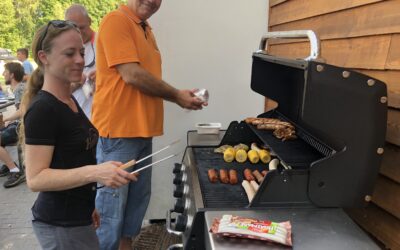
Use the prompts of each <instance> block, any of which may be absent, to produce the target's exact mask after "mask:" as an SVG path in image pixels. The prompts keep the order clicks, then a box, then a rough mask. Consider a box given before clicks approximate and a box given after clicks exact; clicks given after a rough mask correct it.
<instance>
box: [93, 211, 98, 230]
mask: <svg viewBox="0 0 400 250" xmlns="http://www.w3.org/2000/svg"><path fill="white" fill-rule="evenodd" d="M92 221H93V227H94V229H97V228H99V226H100V215H99V213H98V212H97V210H96V209H94V210H93V213H92Z"/></svg>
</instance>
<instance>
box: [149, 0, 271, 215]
mask: <svg viewBox="0 0 400 250" xmlns="http://www.w3.org/2000/svg"><path fill="white" fill-rule="evenodd" d="M267 15H268V0H251V1H244V0H217V1H215V0H184V1H182V0H165V1H163V3H162V6H161V8H160V10H159V11H158V12H157V13H156V14H155V15H154V16H153V17H152V18H151V19H150V20H149V21H150V24H151V26H152V28H153V32H154V34H155V36H156V38H157V41H158V46H159V48H160V50H161V54H162V59H163V78H164V80H166V81H167V82H168V83H170V84H172V85H173V86H175V87H177V88H180V89H181V88H187V89H192V88H206V89H208V90H209V92H210V100H209V106H208V107H206V108H205V109H204V110H202V111H190V112H188V111H184V110H182V109H181V108H180V107H178V106H177V105H175V104H172V103H168V102H166V103H165V122H164V127H165V129H164V136H161V137H158V138H155V140H154V146H153V151H157V150H158V149H160V148H161V147H163V146H164V145H167V144H168V143H170V142H172V141H174V140H176V139H179V138H180V139H181V143H180V144H179V145H177V146H176V147H174V148H173V149H171V150H169V151H168V152H165V153H164V154H162V155H160V156H158V157H155V158H154V159H153V161H155V160H157V159H160V158H162V157H163V156H166V155H168V154H169V153H172V152H180V151H182V150H184V148H185V145H186V131H187V130H191V129H195V124H196V123H197V122H221V123H222V127H223V128H227V126H228V125H229V123H230V122H231V121H232V120H241V119H243V118H245V117H248V116H255V115H257V114H259V113H261V112H262V111H263V101H264V99H263V97H262V96H260V95H259V94H257V93H254V92H252V91H251V89H250V74H251V62H252V61H251V60H252V58H251V56H252V53H253V52H254V51H256V50H257V49H258V45H259V43H260V39H261V36H262V35H263V34H264V33H265V32H266V31H267V20H268V18H267ZM181 158H182V153H181V154H180V155H179V157H177V158H176V159H174V160H170V161H167V162H165V163H163V164H161V165H159V166H158V167H154V168H153V180H152V182H153V190H152V191H153V193H152V199H151V202H150V206H149V209H148V211H147V215H146V218H147V219H161V218H165V212H166V210H167V209H168V208H171V207H172V206H173V204H174V198H173V196H172V191H173V184H172V178H173V175H172V166H173V163H174V162H180V161H181Z"/></svg>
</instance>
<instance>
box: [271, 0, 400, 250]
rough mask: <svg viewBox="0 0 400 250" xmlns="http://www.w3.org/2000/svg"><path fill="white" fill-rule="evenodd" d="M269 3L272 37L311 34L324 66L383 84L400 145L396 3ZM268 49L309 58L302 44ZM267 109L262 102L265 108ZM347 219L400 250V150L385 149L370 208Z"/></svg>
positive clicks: (399, 9) (392, 137)
mask: <svg viewBox="0 0 400 250" xmlns="http://www.w3.org/2000/svg"><path fill="white" fill-rule="evenodd" d="M271 1H272V4H271V5H270V6H271V7H270V20H269V30H270V31H285V30H301V29H307V30H314V31H315V32H316V34H317V36H318V37H319V38H320V40H321V53H322V54H321V57H322V58H323V59H325V61H326V62H327V63H330V64H334V65H338V66H342V67H348V68H353V69H355V70H357V71H359V72H361V73H364V74H366V75H370V76H371V77H373V78H376V79H379V80H381V81H383V82H385V83H386V84H387V88H388V100H389V102H388V105H389V107H394V108H397V109H389V112H388V127H387V131H388V134H387V141H389V142H392V143H396V144H398V145H400V0H383V1H378V0H377V1H374V0H364V1H363V0H347V1H346V0H335V1H324V0H290V1H279V0H271ZM270 3H271V2H270ZM268 48H269V49H268V51H269V53H270V54H273V55H277V56H280V57H289V58H304V57H306V56H308V55H309V43H308V42H306V41H305V40H300V39H286V40H276V39H275V40H271V41H268ZM271 103H272V102H271V101H269V100H266V103H265V105H266V107H270V106H271V107H272V106H273V105H271ZM377 205H378V206H377ZM349 214H350V215H351V216H352V218H353V219H354V220H355V221H356V222H357V223H359V224H360V225H361V226H362V227H363V228H364V229H366V230H367V231H369V232H370V233H371V234H373V235H374V236H375V237H376V238H377V239H379V240H380V241H382V242H383V243H384V244H385V247H387V248H391V249H400V147H399V146H396V145H394V144H390V143H388V144H387V145H386V146H385V154H384V157H383V161H382V165H381V169H380V175H379V178H378V179H377V182H376V185H375V190H374V193H373V196H372V202H371V203H370V204H369V206H368V207H367V208H365V209H352V210H350V211H349Z"/></svg>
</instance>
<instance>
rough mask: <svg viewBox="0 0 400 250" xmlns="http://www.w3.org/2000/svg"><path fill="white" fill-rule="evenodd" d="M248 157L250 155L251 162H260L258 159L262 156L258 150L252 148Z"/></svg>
mask: <svg viewBox="0 0 400 250" xmlns="http://www.w3.org/2000/svg"><path fill="white" fill-rule="evenodd" d="M247 157H249V161H250V162H251V163H254V164H255V163H258V161H259V160H260V156H259V155H258V153H257V151H255V150H253V149H251V150H249V152H247Z"/></svg>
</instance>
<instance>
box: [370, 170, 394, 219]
mask: <svg viewBox="0 0 400 250" xmlns="http://www.w3.org/2000/svg"><path fill="white" fill-rule="evenodd" d="M372 201H373V202H374V203H375V204H376V205H377V206H379V207H381V208H383V209H384V210H386V211H388V212H389V213H391V214H392V215H394V216H396V217H397V218H398V219H400V209H399V208H400V185H398V183H396V182H394V181H392V180H390V179H388V178H386V177H383V176H379V177H378V179H377V180H376V183H375V188H374V193H373V194H372Z"/></svg>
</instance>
